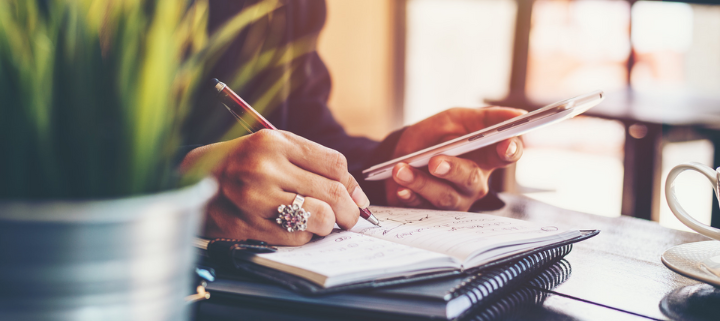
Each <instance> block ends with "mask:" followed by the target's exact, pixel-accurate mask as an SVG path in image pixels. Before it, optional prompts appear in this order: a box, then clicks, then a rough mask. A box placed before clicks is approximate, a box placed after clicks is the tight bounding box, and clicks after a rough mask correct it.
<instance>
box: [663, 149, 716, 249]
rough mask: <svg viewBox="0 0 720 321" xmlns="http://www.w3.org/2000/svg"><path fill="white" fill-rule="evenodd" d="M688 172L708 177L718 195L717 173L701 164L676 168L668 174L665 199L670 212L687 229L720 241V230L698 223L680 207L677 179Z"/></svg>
mask: <svg viewBox="0 0 720 321" xmlns="http://www.w3.org/2000/svg"><path fill="white" fill-rule="evenodd" d="M687 170H693V171H698V172H700V173H701V174H703V175H705V177H707V178H708V179H709V180H710V182H712V185H713V190H714V191H715V194H716V195H718V191H717V188H718V186H717V185H718V177H717V172H716V171H714V170H713V169H712V168H710V167H707V166H705V165H703V164H700V163H695V162H691V163H684V164H680V165H678V166H675V167H674V168H673V169H672V170H671V171H670V174H668V177H667V181H666V183H665V197H666V198H667V203H668V206H670V210H671V211H672V212H673V214H675V216H676V217H677V218H678V220H680V222H682V223H683V224H685V225H686V226H687V227H689V228H691V229H693V230H695V231H696V232H698V233H700V234H702V235H705V236H707V237H709V238H713V239H716V240H720V229H716V228H713V227H710V226H707V225H705V224H703V223H700V222H698V221H697V220H696V219H694V218H693V217H692V216H690V214H688V213H687V212H686V211H685V210H684V209H683V208H682V206H680V202H679V201H678V199H677V197H676V196H675V178H677V177H678V175H680V173H682V172H684V171H687Z"/></svg>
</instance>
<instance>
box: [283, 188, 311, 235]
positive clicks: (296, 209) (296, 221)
mask: <svg viewBox="0 0 720 321" xmlns="http://www.w3.org/2000/svg"><path fill="white" fill-rule="evenodd" d="M303 203H305V197H303V196H301V195H300V194H296V195H295V199H294V200H293V202H292V205H280V206H278V213H279V214H278V217H277V219H275V222H277V223H278V224H280V226H282V227H283V228H284V229H287V231H288V232H295V231H304V230H306V229H307V220H308V218H309V217H310V212H308V211H306V210H305V209H303V208H302V205H303Z"/></svg>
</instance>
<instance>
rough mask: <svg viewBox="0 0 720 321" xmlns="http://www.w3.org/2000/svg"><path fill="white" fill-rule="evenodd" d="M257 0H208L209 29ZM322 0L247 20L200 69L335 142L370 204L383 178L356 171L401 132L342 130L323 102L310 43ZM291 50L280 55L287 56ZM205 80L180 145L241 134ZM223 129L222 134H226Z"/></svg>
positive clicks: (264, 110) (282, 122)
mask: <svg viewBox="0 0 720 321" xmlns="http://www.w3.org/2000/svg"><path fill="white" fill-rule="evenodd" d="M256 2H257V1H252V0H211V1H210V17H209V32H210V33H212V32H213V31H214V30H216V29H217V28H218V27H219V26H221V25H222V24H223V23H225V22H226V21H227V20H229V19H230V18H232V17H233V16H235V15H236V14H237V13H239V12H241V11H242V10H243V9H244V8H248V7H250V6H252V5H253V4H255V3H256ZM325 16H326V8H325V2H324V1H323V0H290V1H284V2H283V5H282V6H281V7H279V8H278V9H276V10H275V11H273V12H272V14H270V15H268V16H267V17H262V18H260V19H258V20H257V21H255V22H253V23H252V24H251V25H250V26H249V27H248V28H246V29H245V30H244V31H243V32H242V33H241V34H240V35H238V36H237V38H236V40H235V41H234V42H233V43H232V44H231V45H230V46H229V47H228V48H227V50H226V51H225V52H224V54H223V55H222V56H221V57H219V59H218V60H217V64H216V65H215V66H216V67H214V68H212V71H211V72H210V73H209V74H208V75H207V81H208V83H209V79H211V78H218V79H219V80H220V81H223V82H225V83H226V84H228V86H230V88H232V89H233V90H234V91H235V92H236V93H238V95H240V96H241V97H243V99H245V100H246V101H247V102H248V103H250V104H251V105H252V106H253V107H255V109H257V110H258V111H259V112H260V113H261V114H263V115H264V116H265V117H266V118H267V119H268V120H269V121H270V122H271V123H273V124H274V125H275V126H276V127H278V128H279V129H282V130H287V131H290V132H293V133H295V134H297V135H300V136H303V137H305V138H307V139H309V140H312V141H314V142H317V143H319V144H322V145H324V146H326V147H329V148H332V149H335V150H337V151H339V152H341V153H342V154H344V155H345V157H346V158H347V160H348V169H349V171H350V172H351V173H352V174H353V176H355V178H356V179H357V181H358V182H359V183H360V185H361V187H362V188H363V190H364V191H365V193H366V194H367V195H368V197H369V198H370V201H371V202H372V203H373V204H377V205H382V204H385V203H386V197H385V189H384V183H383V182H365V181H364V180H363V179H362V175H361V171H362V170H363V169H365V168H368V167H370V166H372V165H375V164H378V163H381V162H383V161H385V160H388V159H389V158H390V156H391V155H392V152H393V150H394V147H395V145H396V144H397V140H398V139H399V137H400V132H396V133H394V134H391V135H390V136H388V137H387V138H386V139H385V140H384V141H383V142H382V143H380V142H376V141H373V140H370V139H367V138H363V137H353V136H349V135H347V134H346V133H345V130H344V129H343V128H342V126H340V124H338V123H337V121H335V119H334V118H333V116H332V114H331V112H330V110H329V109H328V106H327V101H328V97H329V95H330V89H331V80H330V74H329V73H328V70H327V68H326V67H325V65H324V64H323V62H322V60H321V59H320V56H319V55H318V53H317V52H316V51H315V43H316V41H317V36H318V33H319V32H320V30H321V29H322V27H323V24H324V23H325ZM288 56H290V57H293V58H292V59H287V57H288ZM216 96H217V94H216V93H215V92H214V91H213V90H210V88H208V90H207V91H206V92H203V93H202V94H201V95H200V98H199V100H198V103H197V104H195V108H194V109H193V110H192V111H191V113H190V115H189V122H188V123H187V124H186V126H185V130H184V132H185V134H186V137H185V140H186V141H185V144H186V145H206V144H210V143H215V142H218V141H222V140H229V139H233V138H236V137H239V136H242V135H243V134H246V133H245V132H244V131H242V130H238V128H239V127H235V126H236V125H237V123H236V120H235V118H233V117H232V116H231V115H230V114H229V113H228V111H227V110H225V108H223V107H221V106H218V105H217V104H218V103H217V101H216ZM228 133H229V134H228Z"/></svg>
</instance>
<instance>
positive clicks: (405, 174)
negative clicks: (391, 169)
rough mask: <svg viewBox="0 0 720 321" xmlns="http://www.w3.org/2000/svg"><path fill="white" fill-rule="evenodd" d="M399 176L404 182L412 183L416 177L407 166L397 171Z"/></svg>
mask: <svg viewBox="0 0 720 321" xmlns="http://www.w3.org/2000/svg"><path fill="white" fill-rule="evenodd" d="M397 178H399V179H400V180H401V181H403V182H407V183H410V182H412V181H413V179H415V177H414V176H413V173H412V171H411V170H410V169H409V168H407V167H401V168H400V170H399V171H398V172H397Z"/></svg>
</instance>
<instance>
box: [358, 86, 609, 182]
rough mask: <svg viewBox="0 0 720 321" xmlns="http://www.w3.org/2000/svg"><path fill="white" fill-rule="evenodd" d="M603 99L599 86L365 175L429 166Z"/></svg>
mask: <svg viewBox="0 0 720 321" xmlns="http://www.w3.org/2000/svg"><path fill="white" fill-rule="evenodd" d="M603 99H604V97H603V92H602V91H600V90H598V91H594V92H591V93H588V94H585V95H581V96H577V97H574V98H570V99H566V100H562V101H559V102H556V103H553V104H550V105H547V106H544V107H542V108H539V109H537V110H534V111H531V112H529V113H527V114H525V115H522V116H518V117H515V118H512V119H509V120H506V121H504V122H501V123H498V124H495V125H493V126H490V127H487V128H484V129H481V130H478V131H476V132H473V133H470V134H467V135H465V136H462V137H458V138H455V139H453V140H449V141H446V142H443V143H440V144H437V145H435V146H432V147H428V148H425V149H423V150H420V151H417V152H414V153H412V154H408V155H405V156H402V157H398V158H396V159H393V160H390V161H387V162H384V163H382V164H377V165H375V166H373V167H370V168H368V169H366V170H364V171H363V176H364V177H365V180H369V181H377V180H382V179H387V178H390V177H391V176H392V169H393V167H395V164H397V163H400V162H403V163H407V164H410V166H413V167H423V166H427V164H428V161H430V158H432V157H433V156H436V155H449V156H458V155H462V154H465V153H467V152H470V151H473V150H476V149H478V148H482V147H485V146H488V145H492V144H495V143H497V142H499V141H502V140H505V139H508V138H511V137H515V136H519V135H522V134H525V133H527V132H529V131H531V130H535V129H537V128H540V127H543V126H548V125H550V124H555V123H558V122H561V121H563V120H565V119H569V118H573V117H575V116H577V115H579V114H581V113H584V112H585V111H587V110H588V109H590V108H592V107H594V106H595V105H597V104H599V103H600V102H601V101H602V100H603Z"/></svg>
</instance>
